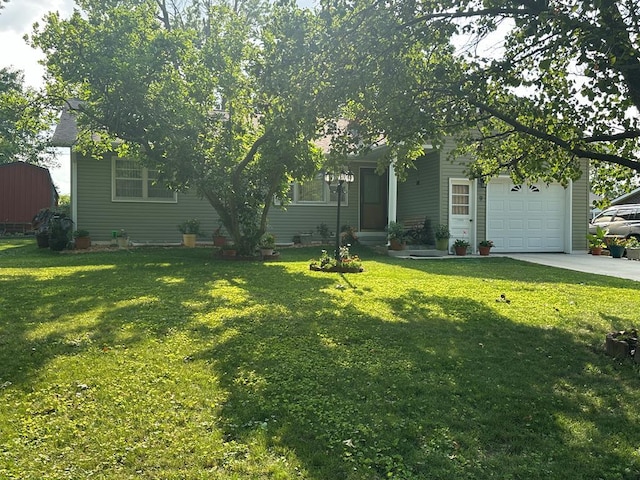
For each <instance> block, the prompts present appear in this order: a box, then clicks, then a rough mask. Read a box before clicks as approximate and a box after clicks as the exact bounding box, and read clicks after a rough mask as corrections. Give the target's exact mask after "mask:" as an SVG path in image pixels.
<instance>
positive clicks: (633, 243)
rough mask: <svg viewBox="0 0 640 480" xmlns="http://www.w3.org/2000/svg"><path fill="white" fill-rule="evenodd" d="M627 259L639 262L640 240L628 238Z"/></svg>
mask: <svg viewBox="0 0 640 480" xmlns="http://www.w3.org/2000/svg"><path fill="white" fill-rule="evenodd" d="M627 258H628V259H629V260H640V240H638V239H637V238H636V237H630V238H629V239H628V240H627Z"/></svg>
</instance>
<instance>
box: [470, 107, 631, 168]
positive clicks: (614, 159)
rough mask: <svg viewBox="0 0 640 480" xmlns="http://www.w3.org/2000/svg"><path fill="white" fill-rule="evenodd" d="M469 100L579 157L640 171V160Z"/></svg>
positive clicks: (506, 121)
mask: <svg viewBox="0 0 640 480" xmlns="http://www.w3.org/2000/svg"><path fill="white" fill-rule="evenodd" d="M467 101H468V102H469V103H470V104H471V105H473V106H475V107H478V108H482V109H483V110H485V111H486V112H488V113H490V114H491V115H493V116H494V117H496V118H498V119H500V120H502V121H503V122H504V123H506V124H507V125H511V126H512V127H513V128H514V130H515V131H518V132H521V133H524V134H527V135H530V136H532V137H535V138H539V139H540V140H544V141H547V142H549V143H552V144H553V145H556V146H558V147H560V148H562V149H563V150H566V151H567V152H570V153H573V154H574V155H576V156H578V157H581V158H587V159H590V160H600V161H604V162H610V163H616V164H618V165H622V166H624V167H627V168H630V169H632V170H636V171H640V162H638V161H635V160H631V159H629V158H626V157H622V156H620V155H614V154H609V153H600V152H594V151H592V150H585V149H584V148H579V147H575V146H574V145H573V144H572V143H570V142H568V141H566V140H563V139H561V138H559V137H557V136H555V135H551V134H549V133H546V132H543V131H540V130H538V129H535V128H532V127H528V126H527V125H525V124H523V123H521V122H519V121H518V120H516V119H515V118H513V117H511V116H509V115H507V114H505V113H504V112H501V111H500V110H498V109H497V108H494V107H492V106H490V105H488V104H486V103H484V102H482V101H480V100H476V99H473V98H467Z"/></svg>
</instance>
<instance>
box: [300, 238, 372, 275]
mask: <svg viewBox="0 0 640 480" xmlns="http://www.w3.org/2000/svg"><path fill="white" fill-rule="evenodd" d="M349 247H350V245H343V246H342V247H340V250H339V251H338V257H339V258H340V260H336V259H335V258H334V257H332V256H331V255H329V253H328V252H327V251H326V250H322V252H321V253H320V258H319V259H318V260H317V261H316V260H312V261H311V263H310V265H309V268H310V269H311V270H320V271H323V272H351V273H356V272H361V271H362V261H361V260H360V257H358V255H351V253H350V252H349Z"/></svg>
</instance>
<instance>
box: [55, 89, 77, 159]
mask: <svg viewBox="0 0 640 480" xmlns="http://www.w3.org/2000/svg"><path fill="white" fill-rule="evenodd" d="M79 106H80V100H78V99H76V98H73V99H71V100H69V101H68V102H67V105H65V107H64V109H63V110H62V113H61V114H60V120H59V121H58V124H57V125H56V129H55V131H54V132H53V137H51V145H53V146H54V147H72V146H73V145H74V144H75V143H76V139H77V138H78V122H77V121H76V114H75V112H74V111H73V110H74V109H77V108H78V107H79Z"/></svg>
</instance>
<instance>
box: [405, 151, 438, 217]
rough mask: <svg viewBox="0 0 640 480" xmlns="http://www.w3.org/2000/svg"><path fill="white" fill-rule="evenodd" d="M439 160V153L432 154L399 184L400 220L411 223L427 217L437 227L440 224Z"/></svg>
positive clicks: (410, 171)
mask: <svg viewBox="0 0 640 480" xmlns="http://www.w3.org/2000/svg"><path fill="white" fill-rule="evenodd" d="M439 159H440V154H439V153H438V152H437V151H433V152H430V153H428V154H426V155H425V156H423V157H421V158H419V159H417V160H416V162H415V167H416V168H415V169H411V170H409V171H408V174H407V179H406V180H405V181H404V182H398V220H399V221H400V222H403V223H405V224H407V223H408V222H409V221H414V220H417V219H420V220H421V221H423V220H424V219H425V217H428V218H429V219H430V220H431V223H432V224H433V225H434V228H435V226H437V225H438V223H439V213H438V212H439V205H438V198H439V197H438V192H439V171H440V166H439Z"/></svg>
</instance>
